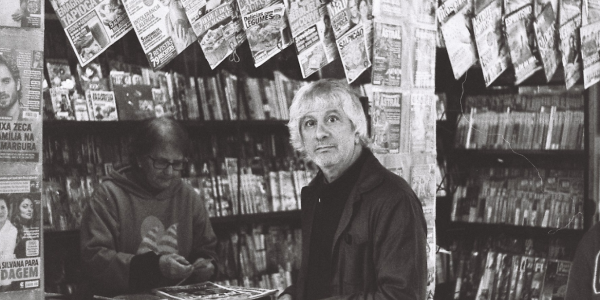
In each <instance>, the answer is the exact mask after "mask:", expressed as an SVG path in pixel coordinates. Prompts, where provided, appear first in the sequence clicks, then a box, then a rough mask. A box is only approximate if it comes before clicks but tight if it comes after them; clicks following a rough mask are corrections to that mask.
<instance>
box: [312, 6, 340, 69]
mask: <svg viewBox="0 0 600 300" xmlns="http://www.w3.org/2000/svg"><path fill="white" fill-rule="evenodd" d="M319 16H320V20H319V21H318V22H317V32H318V33H319V39H320V40H321V43H322V44H323V47H324V48H325V56H326V57H327V63H330V62H332V61H334V60H336V59H337V58H338V57H339V55H338V50H337V47H336V44H335V35H334V34H333V27H331V17H330V16H329V13H328V12H327V7H326V6H321V8H320V9H319Z"/></svg>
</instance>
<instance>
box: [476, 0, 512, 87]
mask: <svg viewBox="0 0 600 300" xmlns="http://www.w3.org/2000/svg"><path fill="white" fill-rule="evenodd" d="M500 4H501V3H500V2H498V1H493V2H492V3H490V5H488V6H487V7H486V8H484V9H483V10H482V11H481V12H480V13H479V14H478V15H477V16H475V17H474V18H473V28H474V30H475V43H476V44H477V53H478V54H479V63H480V64H481V69H482V71H483V79H484V80H485V85H486V86H489V85H490V84H492V82H494V80H496V79H497V78H498V77H499V76H500V75H501V74H502V73H503V72H504V71H506V69H508V66H509V65H510V57H509V52H508V47H507V45H506V41H505V39H504V36H503V35H502V6H500Z"/></svg>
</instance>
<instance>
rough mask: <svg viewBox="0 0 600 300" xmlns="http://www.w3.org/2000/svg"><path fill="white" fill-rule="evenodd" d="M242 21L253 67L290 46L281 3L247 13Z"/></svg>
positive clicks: (288, 31) (288, 30) (288, 32)
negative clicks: (252, 59) (252, 58)
mask: <svg viewBox="0 0 600 300" xmlns="http://www.w3.org/2000/svg"><path fill="white" fill-rule="evenodd" d="M242 19H243V21H242V23H243V24H244V30H246V36H247V38H248V43H249V44H250V51H251V52H252V57H254V66H255V67H259V66H260V65H262V64H263V63H265V62H266V61H267V60H268V59H269V58H271V57H273V56H275V55H276V54H277V53H279V52H281V50H283V49H285V48H287V47H289V46H290V45H291V44H292V41H293V40H292V36H291V32H290V29H289V28H288V25H287V19H286V14H285V6H284V5H283V3H281V4H275V5H272V6H269V7H267V8H263V9H261V10H258V11H256V12H252V13H249V14H248V15H244V16H242Z"/></svg>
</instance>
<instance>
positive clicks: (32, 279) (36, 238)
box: [0, 175, 43, 291]
mask: <svg viewBox="0 0 600 300" xmlns="http://www.w3.org/2000/svg"><path fill="white" fill-rule="evenodd" d="M40 181H41V180H40V178H39V176H38V175H18V176H17V175H2V176H0V210H2V211H4V212H5V215H4V216H5V223H4V226H3V227H2V235H0V245H2V247H0V249H1V250H0V263H1V268H0V274H1V277H0V287H2V289H3V291H21V290H30V289H35V288H39V287H41V281H40V280H41V276H43V274H42V272H41V270H42V268H41V264H42V258H41V252H42V251H41V247H42V243H41V241H42V238H41V230H42V229H41V220H42V216H41V212H42V207H41V202H42V200H41V190H40V186H41V182H40Z"/></svg>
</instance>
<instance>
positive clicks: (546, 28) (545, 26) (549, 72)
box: [533, 3, 560, 81]
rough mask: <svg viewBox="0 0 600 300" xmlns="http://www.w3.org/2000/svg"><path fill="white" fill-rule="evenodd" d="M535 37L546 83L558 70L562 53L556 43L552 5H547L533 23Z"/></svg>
mask: <svg viewBox="0 0 600 300" xmlns="http://www.w3.org/2000/svg"><path fill="white" fill-rule="evenodd" d="M533 27H534V28H535V37H536V41H537V45H538V50H539V52H540V57H541V58H542V65H543V66H544V74H545V75H546V81H550V80H551V79H552V77H553V76H554V73H556V70H557V69H558V65H559V63H560V53H559V52H558V45H557V42H556V38H555V37H556V18H555V14H554V12H553V10H552V5H551V4H550V3H547V4H546V5H545V6H544V8H543V9H542V11H541V13H540V14H538V15H537V18H536V19H535V21H534V22H533Z"/></svg>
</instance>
